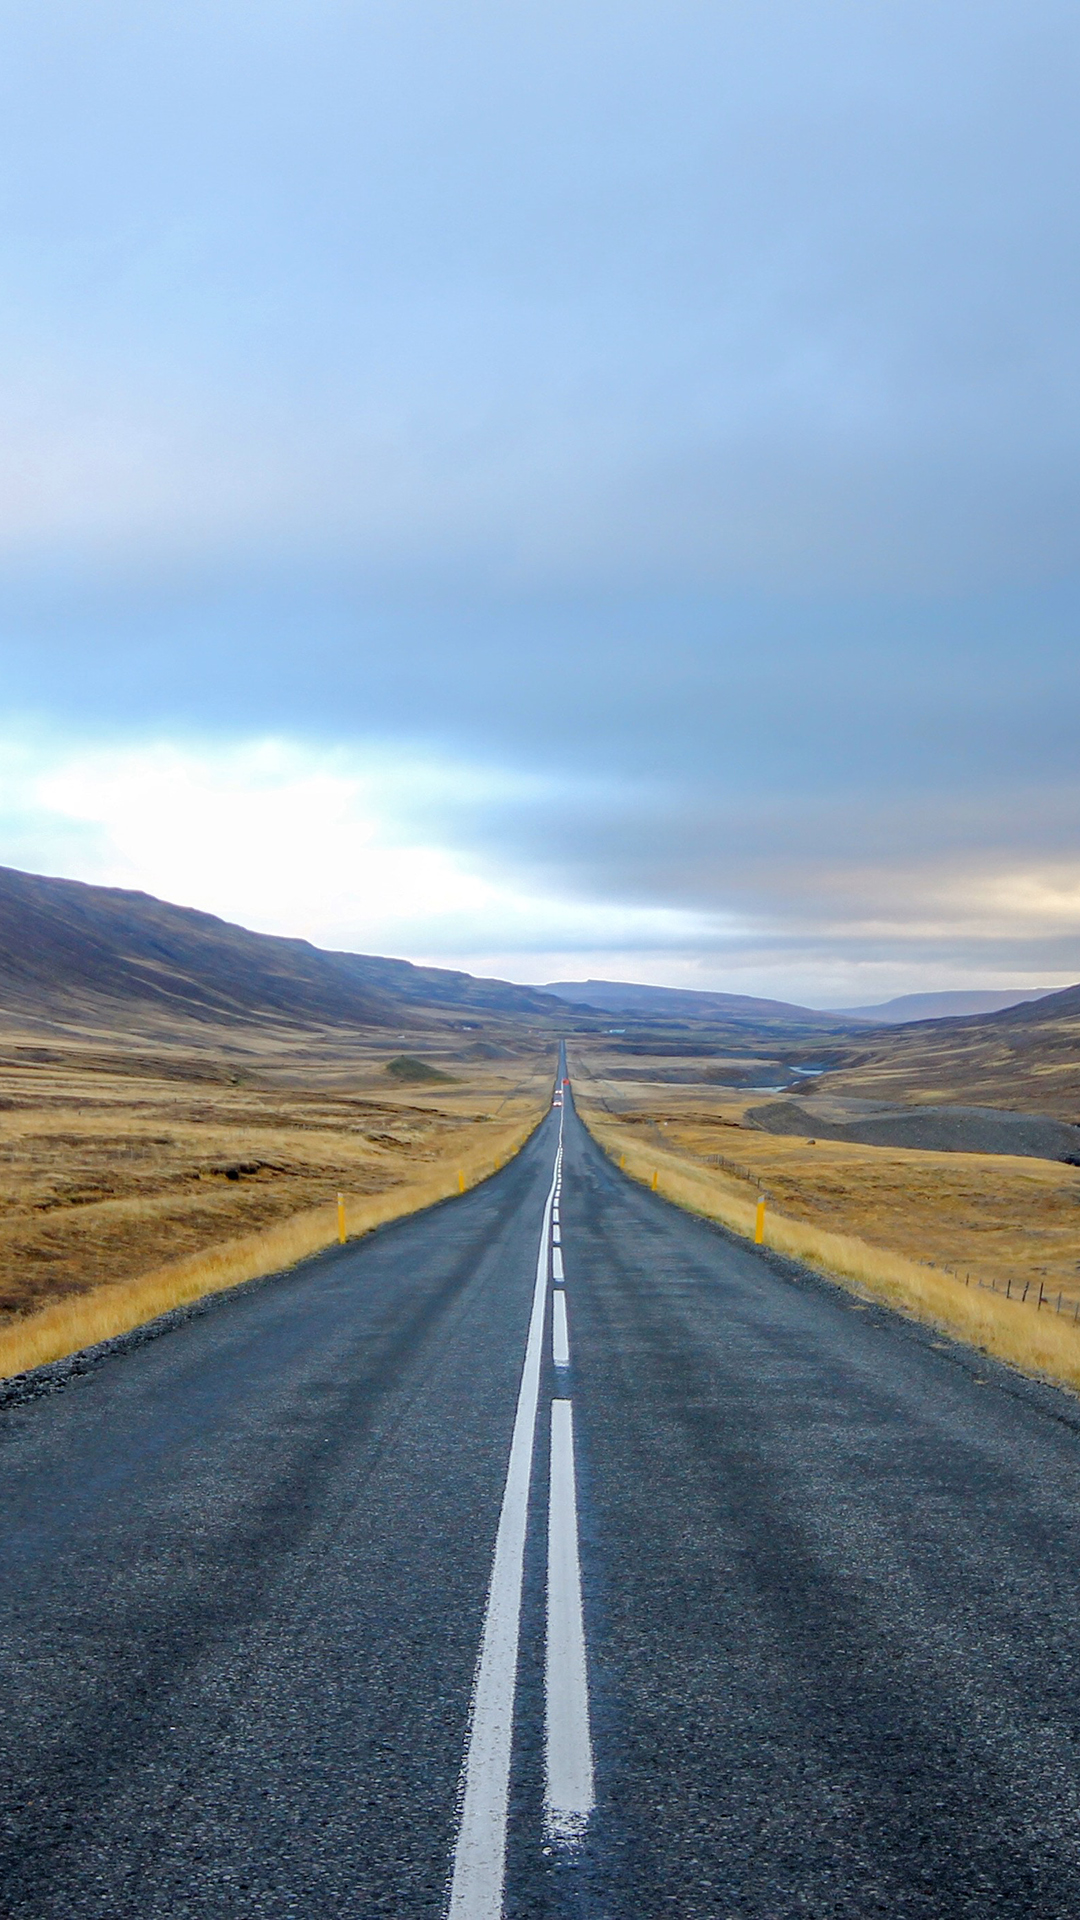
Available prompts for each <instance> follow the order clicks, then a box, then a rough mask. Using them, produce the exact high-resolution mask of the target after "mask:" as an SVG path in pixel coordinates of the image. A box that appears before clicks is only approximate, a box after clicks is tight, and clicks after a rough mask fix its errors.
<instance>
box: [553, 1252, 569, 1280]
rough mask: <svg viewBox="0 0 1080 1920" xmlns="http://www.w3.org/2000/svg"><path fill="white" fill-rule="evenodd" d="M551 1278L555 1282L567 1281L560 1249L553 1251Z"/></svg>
mask: <svg viewBox="0 0 1080 1920" xmlns="http://www.w3.org/2000/svg"><path fill="white" fill-rule="evenodd" d="M551 1277H552V1279H553V1280H565V1278H566V1275H565V1274H564V1272H563V1263H562V1249H561V1248H560V1247H553V1248H552V1250H551Z"/></svg>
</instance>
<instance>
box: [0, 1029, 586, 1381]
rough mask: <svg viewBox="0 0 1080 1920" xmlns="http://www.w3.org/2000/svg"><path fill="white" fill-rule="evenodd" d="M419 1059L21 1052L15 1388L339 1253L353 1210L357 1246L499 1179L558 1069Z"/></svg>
mask: <svg viewBox="0 0 1080 1920" xmlns="http://www.w3.org/2000/svg"><path fill="white" fill-rule="evenodd" d="M413 1038H414V1040H415V1039H416V1036H414V1037H413ZM409 1041H410V1037H409V1036H408V1035H401V1036H397V1035H395V1036H394V1037H393V1040H392V1041H389V1042H388V1041H387V1040H385V1039H379V1038H376V1039H374V1040H373V1039H372V1038H371V1037H370V1036H368V1037H366V1038H365V1037H362V1036H355V1037H351V1036H345V1037H344V1038H343V1036H342V1035H341V1034H340V1033H335V1034H326V1035H319V1034H312V1033H311V1032H308V1033H306V1034H303V1035H298V1034H297V1033H296V1032H295V1031H293V1032H288V1031H283V1032H281V1033H278V1034H276V1035H269V1036H268V1035H267V1033H266V1032H265V1031H263V1032H258V1033H253V1034H250V1035H246V1036H245V1035H243V1034H241V1035H237V1034H235V1033H230V1034H229V1036H228V1042H227V1045H226V1044H225V1043H224V1042H223V1041H221V1040H219V1039H217V1038H216V1037H215V1034H214V1032H213V1030H211V1031H210V1032H209V1033H208V1034H207V1035H205V1036H204V1037H203V1041H202V1044H200V1045H199V1046H198V1048H195V1047H192V1046H191V1045H190V1044H185V1043H180V1042H173V1043H171V1044H166V1043H165V1042H162V1044H161V1045H159V1046H157V1047H155V1046H153V1045H152V1044H147V1042H146V1041H145V1040H144V1041H142V1042H140V1043H139V1045H138V1046H129V1045H123V1044H120V1043H119V1042H118V1041H116V1040H113V1041H112V1042H111V1043H110V1037H109V1036H107V1035H103V1036H95V1037H93V1038H82V1039H60V1040H57V1041H55V1042H51V1043H49V1044H43V1043H42V1041H41V1038H40V1036H33V1037H25V1036H23V1037H20V1036H19V1034H18V1033H17V1032H16V1033H9V1034H7V1035H6V1036H5V1037H4V1039H3V1041H2V1042H0V1375H9V1374H11V1373H12V1372H17V1371H20V1370H21V1369H22V1368H24V1367H26V1366H28V1365H35V1364H39V1363H40V1362H41V1361H42V1360H45V1359H52V1358H56V1357H58V1356H59V1355H60V1354H61V1353H64V1352H72V1351H74V1350H76V1348H77V1347H79V1346H82V1345H86V1344H89V1343H90V1342H91V1341H93V1340H96V1339H101V1338H105V1337H108V1335H110V1334H112V1333H115V1332H118V1331H121V1330H123V1329H124V1328H125V1327H129V1326H132V1325H137V1324H139V1322H140V1321H141V1320H144V1319H147V1318H149V1317H151V1315H152V1314H154V1313H157V1312H161V1311H163V1310H165V1308H166V1307H168V1306H171V1305H174V1304H176V1303H177V1301H179V1300H183V1299H190V1298H193V1297H195V1296H196V1295H197V1294H199V1293H202V1292H206V1291H210V1290H213V1289H214V1288H215V1287H220V1286H228V1285H231V1284H234V1282H235V1281H237V1280H241V1279H247V1278H251V1277H254V1275H255V1274H258V1273H265V1272H270V1271H273V1270H274V1269H275V1268H276V1267H279V1266H283V1265H288V1264H289V1263H290V1262H291V1261H292V1260H295V1259H298V1258H300V1257H302V1255H304V1254H306V1253H310V1252H312V1251H313V1250H314V1249H315V1248H316V1247H318V1246H321V1245H325V1244H326V1243H327V1242H328V1241H329V1240H330V1239H332V1238H333V1237H334V1235H335V1233H336V1219H337V1209H336V1200H337V1194H338V1193H339V1192H342V1193H344V1194H345V1196H346V1207H347V1223H348V1230H349V1232H350V1233H357V1232H362V1231H365V1230H367V1229H368V1228H369V1227H371V1226H373V1225H376V1224H378V1223H379V1222H380V1221H382V1220H386V1219H389V1218H392V1217H394V1216H395V1215H397V1214H399V1213H402V1212H408V1211H411V1210H412V1209H413V1208H415V1207H417V1206H422V1205H426V1204H428V1203H430V1202H431V1201H433V1200H436V1199H438V1198H441V1197H443V1196H444V1195H445V1194H448V1193H450V1192H453V1191H456V1190H457V1186H458V1183H459V1175H460V1176H463V1177H464V1179H465V1182H466V1184H467V1185H468V1184H472V1183H473V1182H474V1181H475V1180H476V1179H478V1178H482V1177H484V1176H485V1175H486V1174H487V1173H489V1172H491V1171H492V1169H493V1167H494V1166H495V1164H496V1162H498V1161H501V1160H502V1159H503V1158H505V1157H506V1156H507V1154H508V1153H510V1152H511V1151H513V1150H514V1149H515V1148H516V1146H517V1145H518V1144H520V1142H521V1140H522V1139H523V1138H524V1137H525V1136H526V1134H527V1133H528V1131H529V1130H530V1128H531V1126H532V1125H533V1124H534V1123H535V1121H536V1120H537V1119H538V1118H539V1117H540V1115H541V1114H542V1112H543V1111H544V1110H545V1108H546V1105H547V1099H548V1096H549V1091H550V1086H551V1079H552V1074H553V1071H554V1065H555V1056H554V1051H553V1049H552V1048H551V1047H550V1046H543V1047H540V1046H537V1047H535V1048H534V1047H532V1046H528V1045H524V1046H518V1047H509V1046H505V1045H503V1046H498V1047H494V1048H491V1047H486V1048H485V1047H484V1045H483V1044H482V1043H480V1044H477V1043H475V1042H470V1041H469V1040H468V1039H466V1037H465V1036H461V1037H460V1039H458V1037H457V1036H454V1038H453V1039H451V1040H447V1039H444V1040H442V1041H436V1042H435V1043H434V1044H433V1041H432V1036H431V1035H430V1033H427V1034H425V1035H423V1036H421V1037H420V1039H419V1043H418V1044H416V1045H415V1046H414V1048H413V1049H412V1050H411V1051H410V1044H409ZM403 1043H404V1045H403ZM492 1055H494V1057H491V1056H492ZM414 1063H415V1064H414Z"/></svg>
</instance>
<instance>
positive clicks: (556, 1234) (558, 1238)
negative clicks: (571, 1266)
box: [551, 1220, 562, 1246]
mask: <svg viewBox="0 0 1080 1920" xmlns="http://www.w3.org/2000/svg"><path fill="white" fill-rule="evenodd" d="M551 1237H552V1239H553V1240H554V1242H555V1245H556V1246H559V1245H561V1242H562V1233H561V1231H560V1229H559V1223H558V1221H557V1220H553V1221H552V1223H551Z"/></svg>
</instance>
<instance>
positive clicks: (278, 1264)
mask: <svg viewBox="0 0 1080 1920" xmlns="http://www.w3.org/2000/svg"><path fill="white" fill-rule="evenodd" d="M546 1110H547V1103H546V1101H545V1103H544V1106H543V1108H542V1109H541V1110H540V1111H539V1112H538V1113H537V1114H536V1116H535V1117H533V1118H530V1119H529V1120H528V1121H526V1122H525V1123H524V1125H522V1124H521V1123H518V1124H516V1125H508V1126H504V1127H492V1128H485V1130H484V1134H483V1137H482V1138H481V1139H480V1140H478V1141H475V1142H473V1141H470V1142H469V1143H468V1144H467V1145H466V1146H464V1147H461V1148H459V1150H458V1152H457V1153H456V1154H454V1155H453V1156H451V1157H450V1158H448V1159H446V1160H444V1161H442V1162H440V1163H439V1164H438V1165H437V1166H435V1167H433V1168H431V1170H430V1171H429V1172H428V1173H427V1174H426V1175H425V1176H424V1177H423V1178H422V1179H418V1180H406V1181H403V1182H401V1183H400V1184H399V1185H397V1186H395V1187H392V1188H390V1189H389V1190H388V1191H386V1192H385V1193H381V1194H378V1195H375V1196H364V1197H361V1198H357V1197H355V1196H352V1195H346V1199H345V1230H346V1234H347V1237H348V1238H349V1239H354V1238H356V1237H357V1236H359V1235H360V1234H364V1233H370V1232H371V1230H372V1228H374V1227H378V1226H382V1225H384V1224H385V1223H386V1222H387V1221H389V1220H398V1219H401V1218H402V1216H403V1215H405V1214H408V1213H415V1212H417V1211H418V1210H419V1209H420V1208H421V1207H429V1206H432V1205H434V1203H435V1202H436V1201H437V1200H445V1199H448V1198H449V1197H450V1196H451V1195H452V1194H456V1193H458V1192H459V1191H460V1188H461V1182H462V1180H464V1185H465V1188H466V1190H467V1189H468V1188H469V1187H472V1186H475V1185H476V1184H477V1182H478V1181H480V1180H484V1179H486V1178H487V1177H488V1176H489V1175H490V1174H492V1173H494V1172H495V1170H496V1168H498V1167H500V1166H502V1165H504V1164H505V1162H506V1160H508V1159H509V1158H510V1157H511V1156H512V1155H513V1154H515V1153H516V1152H517V1151H518V1150H519V1148H520V1147H522V1146H523V1145H524V1143H525V1141H526V1140H527V1139H528V1137H529V1135H530V1133H531V1132H532V1131H533V1128H534V1127H535V1125H536V1124H537V1122H538V1120H539V1119H541V1118H542V1117H543V1113H544V1112H546ZM337 1238H338V1215H337V1204H336V1201H335V1203H334V1204H333V1205H332V1206H325V1207H314V1208H312V1209H311V1210H310V1211H309V1212H306V1213H301V1214H298V1215H295V1216H294V1217H293V1218H291V1219H289V1220H285V1221H282V1222H281V1224H280V1225H278V1226H275V1227H270V1228H268V1229H267V1230H266V1231H265V1232H262V1233H251V1234H246V1235H243V1236H242V1237H240V1238H238V1239H235V1240H229V1241H226V1242H224V1243H223V1244H222V1245H220V1246H214V1247H210V1248H208V1249H207V1250H206V1251H205V1252H202V1253H196V1254H192V1255H189V1256H188V1258H187V1259H184V1260H175V1261H171V1262H170V1263H169V1264H168V1265H166V1266H162V1267H159V1268H157V1269H156V1270H154V1271H152V1272H149V1273H144V1274H142V1275H140V1276H139V1277H138V1278H136V1279H132V1280H129V1281H127V1282H126V1283H124V1284H120V1285H112V1286H99V1287H94V1288H92V1289H91V1290H90V1291H89V1292H86V1293H77V1294H72V1295H71V1296H69V1297H68V1298H67V1299H64V1300H58V1301H55V1302H53V1303H52V1304H51V1305H49V1306H46V1307H42V1308H39V1309H38V1310H37V1311H36V1312H33V1313H28V1314H25V1315H23V1316H22V1317H21V1318H19V1319H17V1320H14V1321H12V1322H10V1323H9V1325H8V1326H6V1327H4V1328H0V1379H8V1378H10V1376H11V1375H12V1374H15V1373H23V1372H25V1371H26V1369H27V1368H29V1367H39V1366H44V1365H45V1364H46V1363H47V1362H48V1361H50V1360H59V1359H62V1358H63V1357H64V1356H66V1355H67V1354H70V1353H77V1352H79V1351H80V1350H81V1349H82V1348H84V1347H89V1346H94V1345H95V1344H96V1343H97V1342H98V1341H100V1340H110V1339H112V1338H113V1337H114V1336H115V1335H116V1334H120V1333H126V1332H128V1331H129V1330H130V1329H131V1328H132V1327H138V1326H143V1325H144V1324H145V1323H146V1322H147V1321H148V1320H153V1319H156V1318H157V1316H158V1315H159V1314H163V1313H168V1312H169V1311H170V1310H171V1309H172V1308H173V1307H179V1306H184V1305H186V1304H188V1303H189V1302H191V1301H193V1300H198V1299H202V1298H203V1297H204V1296H205V1295H207V1294H210V1293H220V1292H222V1291H223V1290H224V1289H225V1288H227V1287H235V1286H238V1285H240V1284H241V1283H242V1282H243V1281H245V1280H254V1279H258V1278H259V1277H261V1276H262V1275H264V1274H268V1273H278V1272H281V1271H282V1270H283V1269H284V1268H286V1267H291V1266H294V1265H295V1264H296V1262H297V1261H298V1260H303V1259H305V1258H306V1257H307V1256H308V1255H309V1254H312V1253H317V1252H319V1251H320V1249H322V1248H324V1247H327V1246H330V1245H332V1244H333V1243H334V1241H336V1240H337Z"/></svg>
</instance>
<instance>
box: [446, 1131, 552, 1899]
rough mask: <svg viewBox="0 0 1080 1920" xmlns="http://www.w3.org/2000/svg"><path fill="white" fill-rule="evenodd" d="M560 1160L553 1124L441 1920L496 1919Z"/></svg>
mask: <svg viewBox="0 0 1080 1920" xmlns="http://www.w3.org/2000/svg"><path fill="white" fill-rule="evenodd" d="M561 1153H562V1125H561V1121H560V1127H559V1150H558V1152H557V1154H556V1157H555V1168H554V1171H553V1173H552V1176H551V1187H550V1190H549V1192H548V1197H547V1200H546V1202H545V1204H544V1220H543V1226H542V1228H541V1232H540V1250H539V1253H538V1255H537V1260H536V1285H535V1287H534V1289H533V1304H532V1315H531V1318H530V1321H529V1337H528V1340H527V1342H526V1346H525V1363H524V1366H523V1367H522V1371H521V1386H520V1389H519V1391H518V1402H517V1412H516V1414H515V1416H514V1433H513V1438H512V1440H511V1442H510V1462H509V1465H508V1467H507V1470H506V1485H505V1487H504V1489H503V1499H502V1510H501V1512H500V1514H499V1530H498V1533H497V1534H496V1536H495V1554H494V1559H493V1561H492V1567H491V1581H490V1584H489V1586H488V1598H487V1611H486V1613H485V1615H484V1631H483V1635H482V1637H481V1640H480V1657H479V1660H478V1662H477V1668H476V1682H475V1685H474V1689H473V1700H472V1712H471V1714H470V1718H469V1732H468V1737H467V1739H466V1743H465V1763H464V1766H463V1768H462V1795H461V1824H460V1826H459V1827H458V1837H457V1844H456V1846H455V1848H454V1864H453V1871H452V1875H451V1881H450V1900H449V1905H448V1908H447V1916H448V1920H501V1916H502V1901H503V1881H504V1878H505V1873H506V1812H507V1796H508V1792H509V1785H510V1749H511V1742H512V1739H513V1731H514V1695H515V1692H516V1688H517V1665H518V1640H519V1637H520V1631H521V1584H522V1575H523V1572H524V1566H525V1529H526V1523H527V1520H528V1512H529V1483H530V1480H531V1478H532V1457H533V1445H534V1440H535V1434H536V1410H537V1402H538V1400H539V1395H540V1360H541V1355H542V1351H543V1343H544V1316H545V1312H546V1308H547V1256H548V1240H549V1234H550V1228H551V1208H552V1202H553V1200H554V1195H555V1182H556V1180H557V1178H558V1169H559V1163H560V1158H561Z"/></svg>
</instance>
